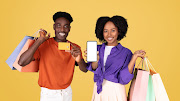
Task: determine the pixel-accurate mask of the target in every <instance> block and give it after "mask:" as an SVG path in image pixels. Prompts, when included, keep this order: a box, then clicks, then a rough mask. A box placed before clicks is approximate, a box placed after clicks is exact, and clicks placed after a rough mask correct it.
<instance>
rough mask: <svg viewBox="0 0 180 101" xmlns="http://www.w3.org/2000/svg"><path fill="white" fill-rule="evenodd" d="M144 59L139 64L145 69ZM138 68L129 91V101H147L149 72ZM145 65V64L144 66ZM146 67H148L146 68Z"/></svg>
mask: <svg viewBox="0 0 180 101" xmlns="http://www.w3.org/2000/svg"><path fill="white" fill-rule="evenodd" d="M143 62H144V59H142V60H141V62H140V63H139V65H140V64H142V68H143ZM139 65H138V66H137V68H135V71H134V78H133V80H132V82H131V86H130V89H129V94H128V99H129V101H146V95H147V90H148V81H149V75H150V72H149V70H148V71H146V70H142V69H140V68H138V67H139ZM144 65H145V64H144ZM145 67H146V66H145Z"/></svg>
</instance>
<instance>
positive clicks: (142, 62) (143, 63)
mask: <svg viewBox="0 0 180 101" xmlns="http://www.w3.org/2000/svg"><path fill="white" fill-rule="evenodd" d="M140 64H142V68H140ZM136 68H137V69H143V70H146V71H149V66H148V63H147V62H146V57H144V58H143V59H141V61H140V62H139V64H138V66H137V67H136Z"/></svg>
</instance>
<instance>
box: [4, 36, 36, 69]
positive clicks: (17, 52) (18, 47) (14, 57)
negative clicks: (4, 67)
mask: <svg viewBox="0 0 180 101" xmlns="http://www.w3.org/2000/svg"><path fill="white" fill-rule="evenodd" d="M28 39H32V40H33V39H34V37H32V36H25V37H24V38H23V40H22V41H21V42H20V43H19V45H18V46H17V47H16V49H15V50H14V51H13V53H12V54H11V55H10V56H9V58H8V59H7V60H6V63H7V64H8V65H9V67H10V68H11V69H12V70H16V68H14V67H13V63H14V62H15V60H16V58H17V56H18V54H19V53H20V51H21V49H22V48H23V46H24V45H25V43H26V41H27V40H28Z"/></svg>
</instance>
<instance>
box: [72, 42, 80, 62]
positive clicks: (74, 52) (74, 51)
mask: <svg viewBox="0 0 180 101" xmlns="http://www.w3.org/2000/svg"><path fill="white" fill-rule="evenodd" d="M71 46H72V50H71V51H70V52H71V55H72V57H73V58H74V60H75V61H76V62H80V61H81V58H82V57H81V50H80V48H79V47H77V46H75V45H73V44H71Z"/></svg>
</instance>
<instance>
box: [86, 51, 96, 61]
mask: <svg viewBox="0 0 180 101" xmlns="http://www.w3.org/2000/svg"><path fill="white" fill-rule="evenodd" d="M84 54H85V55H84V56H85V57H86V58H87V49H86V50H85V51H84ZM86 60H87V59H86ZM98 61H99V51H97V61H96V62H98Z"/></svg>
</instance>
